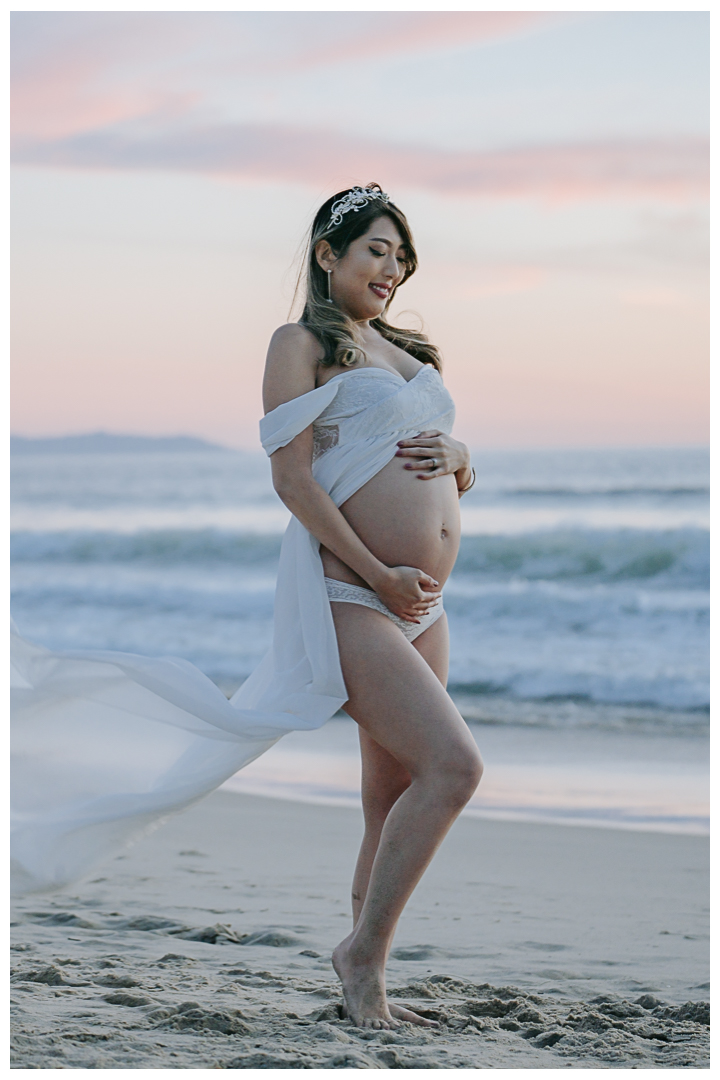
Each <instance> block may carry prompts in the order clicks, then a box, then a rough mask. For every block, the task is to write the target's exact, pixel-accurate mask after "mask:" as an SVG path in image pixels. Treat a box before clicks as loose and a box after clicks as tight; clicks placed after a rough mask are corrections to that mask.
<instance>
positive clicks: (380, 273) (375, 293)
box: [315, 217, 406, 322]
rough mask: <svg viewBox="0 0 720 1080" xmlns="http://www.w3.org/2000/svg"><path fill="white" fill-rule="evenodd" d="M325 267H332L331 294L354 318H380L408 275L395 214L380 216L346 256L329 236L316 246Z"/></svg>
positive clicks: (354, 241)
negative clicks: (335, 251) (334, 248)
mask: <svg viewBox="0 0 720 1080" xmlns="http://www.w3.org/2000/svg"><path fill="white" fill-rule="evenodd" d="M315 253H316V257H317V260H318V263H319V264H320V266H321V267H322V269H323V270H325V271H328V270H331V271H332V273H331V274H330V279H331V284H330V290H331V291H330V296H331V298H332V301H333V303H334V304H337V305H338V307H341V308H342V309H343V311H344V312H346V314H348V315H349V316H350V318H351V319H355V320H356V321H357V322H361V321H364V320H369V319H377V317H378V316H379V315H382V313H383V311H384V310H385V308H386V307H387V304H388V301H389V300H390V297H391V296H392V294H393V290H394V289H395V288H396V287H397V286H398V285H399V284H400V282H401V281H402V279H403V277H404V276H405V266H406V251H405V245H404V242H403V239H402V237H401V236H400V233H399V232H398V229H397V226H396V225H395V222H394V221H393V219H392V218H391V217H381V218H376V219H375V221H373V222H372V223H371V225H370V226H369V228H368V229H367V231H366V232H365V233H363V235H362V236H359V237H358V238H357V240H353V242H352V244H351V245H350V247H349V248H348V250H347V251H346V253H345V254H344V255H343V256H342V258H340V259H338V258H336V257H335V256H334V255H333V253H332V249H331V247H330V245H329V244H328V242H327V241H326V240H321V241H320V243H319V244H318V245H317V248H316V249H315Z"/></svg>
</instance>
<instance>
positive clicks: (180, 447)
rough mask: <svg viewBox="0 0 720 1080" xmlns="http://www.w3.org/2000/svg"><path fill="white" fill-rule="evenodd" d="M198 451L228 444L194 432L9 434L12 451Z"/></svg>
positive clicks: (21, 452) (12, 452)
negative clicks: (42, 436) (37, 436)
mask: <svg viewBox="0 0 720 1080" xmlns="http://www.w3.org/2000/svg"><path fill="white" fill-rule="evenodd" d="M198 450H227V447H226V446H218V445H217V444H216V443H210V442H206V441H205V439H196V438H194V437H193V436H191V435H159V436H153V435H110V434H108V433H107V432H105V431H96V432H93V433H92V434H88V435H60V436H58V437H57V438H52V439H28V438H25V436H24V435H11V436H10V453H11V454H148V453H157V452H162V453H166V454H167V453H182V452H185V453H187V452H188V451H192V452H196V451H198Z"/></svg>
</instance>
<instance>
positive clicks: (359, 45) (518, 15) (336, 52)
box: [288, 11, 558, 68]
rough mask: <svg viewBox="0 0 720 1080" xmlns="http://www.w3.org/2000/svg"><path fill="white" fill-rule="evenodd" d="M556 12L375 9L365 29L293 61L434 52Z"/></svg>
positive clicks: (311, 63)
mask: <svg viewBox="0 0 720 1080" xmlns="http://www.w3.org/2000/svg"><path fill="white" fill-rule="evenodd" d="M557 17H558V16H557V15H553V14H551V13H549V12H536V11H427V12H425V11H413V12H402V13H399V12H384V13H375V12H373V13H372V14H364V15H363V18H364V23H367V29H366V30H364V31H363V30H362V29H359V32H356V33H354V34H350V35H347V36H345V35H343V37H344V40H342V39H341V40H339V41H336V42H332V43H329V42H323V43H322V44H320V45H318V46H316V47H315V48H312V49H304V50H303V49H302V48H300V49H299V50H298V51H297V53H296V55H295V56H294V57H293V58H292V59H291V60H290V63H289V65H288V66H290V67H293V68H300V67H319V66H324V65H327V64H336V63H343V62H347V61H353V60H359V59H363V58H368V59H374V58H375V57H379V56H386V55H388V54H398V55H401V54H407V53H412V52H423V51H432V52H435V51H439V50H442V49H447V48H452V47H453V46H456V45H471V44H473V43H475V42H478V41H487V40H491V39H493V38H498V37H505V36H509V35H512V34H517V33H522V32H523V31H524V30H526V29H530V28H531V27H532V26H534V25H535V24H538V23H540V22H544V21H547V20H548V19H551V18H557ZM361 25H363V24H361Z"/></svg>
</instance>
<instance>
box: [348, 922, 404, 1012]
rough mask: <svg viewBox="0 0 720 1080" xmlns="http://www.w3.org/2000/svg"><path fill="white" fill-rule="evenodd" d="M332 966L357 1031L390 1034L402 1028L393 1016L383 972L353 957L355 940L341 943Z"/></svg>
mask: <svg viewBox="0 0 720 1080" xmlns="http://www.w3.org/2000/svg"><path fill="white" fill-rule="evenodd" d="M332 962H333V967H334V968H335V971H336V972H337V976H338V978H339V979H340V982H341V983H342V988H343V994H344V995H345V1012H346V1013H347V1015H348V1017H349V1018H350V1020H351V1021H352V1023H353V1024H355V1026H356V1027H361V1028H384V1029H385V1030H389V1029H390V1028H398V1027H399V1026H400V1025H399V1023H398V1022H397V1020H394V1019H393V1017H392V1016H391V1015H390V1009H389V1008H388V1003H387V998H386V997H385V981H384V978H383V972H382V970H378V968H377V966H376V965H373V964H368V963H367V962H364V963H363V962H361V961H360V960H358V958H357V956H353V955H352V946H351V938H345V940H344V941H341V942H340V944H339V945H338V947H337V949H335V952H334V953H333V955H332Z"/></svg>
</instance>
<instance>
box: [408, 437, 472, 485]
mask: <svg viewBox="0 0 720 1080" xmlns="http://www.w3.org/2000/svg"><path fill="white" fill-rule="evenodd" d="M396 456H397V457H405V458H407V459H408V460H407V461H406V462H405V465H404V468H406V469H413V470H415V472H416V474H417V477H418V479H419V480H433V479H434V478H435V477H436V476H446V475H447V474H448V473H458V472H467V473H468V475H469V474H470V452H469V451H468V448H467V446H465V443H461V442H458V441H457V439H453V438H452V437H451V436H450V435H445V434H444V432H442V431H421V432H420V434H419V435H416V436H415V438H414V439H401V441H400V442H399V443H398V449H397V451H396ZM461 486H463V485H461Z"/></svg>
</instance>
